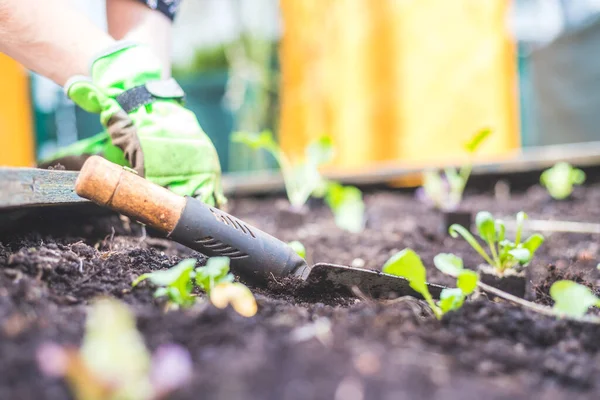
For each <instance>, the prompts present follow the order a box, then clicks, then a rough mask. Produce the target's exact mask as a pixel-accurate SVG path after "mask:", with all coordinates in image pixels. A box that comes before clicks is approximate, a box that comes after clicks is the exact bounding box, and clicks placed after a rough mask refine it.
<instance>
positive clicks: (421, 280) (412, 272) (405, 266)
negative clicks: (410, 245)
mask: <svg viewBox="0 0 600 400" xmlns="http://www.w3.org/2000/svg"><path fill="white" fill-rule="evenodd" d="M382 270H383V272H385V273H386V274H390V275H396V276H401V277H403V278H406V279H408V281H409V282H410V287H411V288H413V289H414V290H415V291H417V292H419V293H420V294H421V295H423V297H427V296H429V297H431V295H430V294H429V289H427V285H426V280H427V272H426V271H425V266H424V265H423V262H422V261H421V258H420V257H419V255H418V254H417V253H415V252H414V251H413V250H412V249H404V250H402V251H400V252H398V253H396V254H394V255H393V256H392V257H391V258H390V259H389V260H388V261H387V262H386V263H385V264H384V265H383V269H382Z"/></svg>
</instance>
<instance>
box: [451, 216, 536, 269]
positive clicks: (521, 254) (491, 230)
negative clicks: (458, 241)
mask: <svg viewBox="0 0 600 400" xmlns="http://www.w3.org/2000/svg"><path fill="white" fill-rule="evenodd" d="M525 218H527V215H526V214H525V213H524V212H523V211H521V212H519V213H518V214H517V229H516V234H515V239H514V241H510V240H508V239H506V235H505V232H506V229H505V226H504V222H502V220H499V219H494V217H493V216H492V214H491V213H489V212H487V211H480V212H479V213H477V217H476V218H475V225H476V226H477V233H478V235H479V237H480V238H481V239H483V241H484V242H485V243H487V245H488V248H489V250H490V254H488V253H487V252H486V251H485V250H484V249H483V247H481V245H480V244H479V242H478V241H477V239H475V237H474V236H473V235H472V234H471V232H469V231H468V230H467V229H466V228H465V227H463V226H462V225H458V224H454V225H452V226H450V230H449V232H450V235H451V236H452V237H454V238H456V237H458V235H460V236H462V237H463V238H464V239H465V240H466V241H467V242H468V243H469V244H470V245H471V247H473V249H474V250H475V251H476V252H477V253H478V254H479V255H480V256H481V257H482V258H483V259H484V260H485V262H486V263H487V264H488V265H489V266H491V267H493V269H494V271H495V273H496V274H497V275H498V276H503V274H504V273H505V272H506V271H508V270H512V271H515V272H518V270H519V269H520V268H522V267H525V266H527V265H528V264H529V262H530V261H531V260H532V259H533V256H534V254H535V252H536V250H537V249H538V248H539V247H540V245H541V244H542V243H543V242H544V237H543V236H542V235H540V234H539V233H535V234H533V235H531V236H530V237H529V238H527V239H526V240H525V241H522V240H521V236H522V231H523V221H524V220H525Z"/></svg>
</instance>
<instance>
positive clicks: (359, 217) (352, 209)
mask: <svg viewBox="0 0 600 400" xmlns="http://www.w3.org/2000/svg"><path fill="white" fill-rule="evenodd" d="M325 203H327V205H328V206H329V208H330V209H331V211H332V212H333V216H334V218H335V223H336V225H337V226H339V227H340V228H342V229H345V230H347V231H348V232H353V233H360V232H362V231H363V229H364V228H365V218H364V215H365V203H364V202H363V199H362V192H361V191H360V190H359V189H358V188H356V187H354V186H342V185H340V184H339V183H335V182H331V183H330V184H329V185H328V187H327V194H326V195H325Z"/></svg>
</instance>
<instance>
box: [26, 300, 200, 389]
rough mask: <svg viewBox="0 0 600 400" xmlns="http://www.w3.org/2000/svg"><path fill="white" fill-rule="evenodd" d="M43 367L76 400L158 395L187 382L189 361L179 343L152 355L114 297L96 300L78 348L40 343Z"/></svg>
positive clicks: (41, 367) (132, 318)
mask: <svg viewBox="0 0 600 400" xmlns="http://www.w3.org/2000/svg"><path fill="white" fill-rule="evenodd" d="M37 361H38V365H39V368H40V369H41V371H42V372H43V373H44V374H45V375H47V376H50V377H56V378H59V377H64V378H65V379H66V380H67V382H68V385H69V387H70V389H71V391H72V393H73V395H74V397H75V398H76V399H78V400H158V399H164V398H166V396H167V395H168V394H169V393H171V392H172V391H174V390H176V389H178V388H179V387H181V386H183V385H184V384H186V383H187V382H188V381H189V379H190V378H191V375H192V360H191V357H190V354H189V353H188V351H187V350H186V349H184V348H183V347H181V346H179V345H175V344H167V345H162V346H160V347H159V348H158V349H157V350H156V352H155V353H154V354H153V355H151V354H150V353H149V352H148V350H147V349H146V346H145V344H144V340H143V338H142V336H141V335H140V333H139V332H138V331H137V329H136V327H135V318H134V317H133V315H132V314H131V312H130V311H129V310H128V308H127V307H126V306H125V305H124V304H122V303H120V302H119V301H117V300H115V299H108V298H107V299H99V300H96V301H94V303H93V304H92V307H91V308H90V311H89V313H88V316H87V322H86V330H85V336H84V338H83V344H82V346H81V348H76V347H65V346H61V345H58V344H55V343H45V344H43V345H42V346H40V347H39V348H38V351H37Z"/></svg>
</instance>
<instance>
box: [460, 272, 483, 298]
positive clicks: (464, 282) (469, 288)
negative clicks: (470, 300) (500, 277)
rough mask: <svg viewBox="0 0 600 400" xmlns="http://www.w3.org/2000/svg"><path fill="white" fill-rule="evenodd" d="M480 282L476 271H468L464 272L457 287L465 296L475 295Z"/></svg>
mask: <svg viewBox="0 0 600 400" xmlns="http://www.w3.org/2000/svg"><path fill="white" fill-rule="evenodd" d="M477 282H479V275H477V273H476V272H475V271H471V270H468V269H465V270H462V271H461V272H460V274H459V275H458V279H457V280H456V286H458V288H459V289H460V290H462V291H463V293H464V294H465V296H468V295H470V294H471V293H473V291H474V290H475V288H476V287H477Z"/></svg>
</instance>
